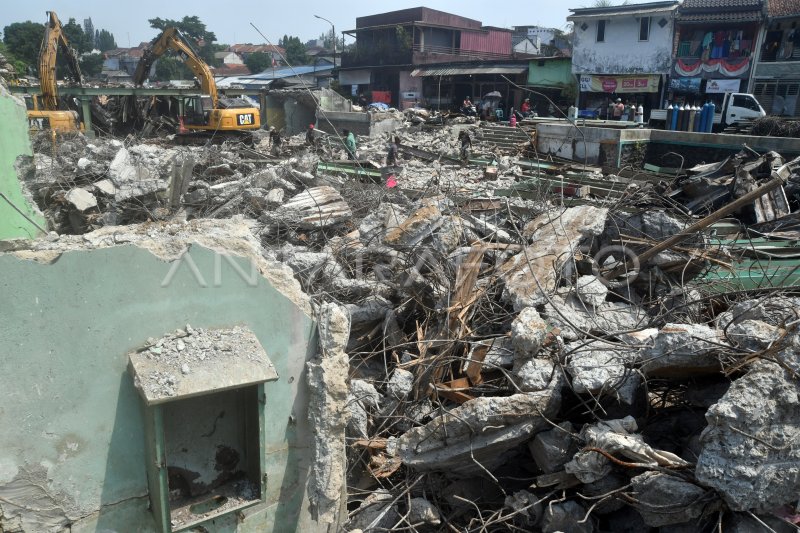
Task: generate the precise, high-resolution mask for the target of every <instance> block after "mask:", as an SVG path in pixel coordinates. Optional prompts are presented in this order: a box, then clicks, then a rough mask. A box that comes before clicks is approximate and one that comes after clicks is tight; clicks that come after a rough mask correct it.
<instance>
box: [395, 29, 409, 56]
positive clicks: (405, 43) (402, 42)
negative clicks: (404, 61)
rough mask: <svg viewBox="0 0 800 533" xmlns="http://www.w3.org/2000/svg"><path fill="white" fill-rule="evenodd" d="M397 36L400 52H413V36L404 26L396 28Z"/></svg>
mask: <svg viewBox="0 0 800 533" xmlns="http://www.w3.org/2000/svg"><path fill="white" fill-rule="evenodd" d="M394 32H395V36H396V37H397V46H398V48H400V51H403V52H408V51H409V50H411V35H410V34H409V33H408V32H407V31H406V29H405V28H404V27H402V26H395V28H394Z"/></svg>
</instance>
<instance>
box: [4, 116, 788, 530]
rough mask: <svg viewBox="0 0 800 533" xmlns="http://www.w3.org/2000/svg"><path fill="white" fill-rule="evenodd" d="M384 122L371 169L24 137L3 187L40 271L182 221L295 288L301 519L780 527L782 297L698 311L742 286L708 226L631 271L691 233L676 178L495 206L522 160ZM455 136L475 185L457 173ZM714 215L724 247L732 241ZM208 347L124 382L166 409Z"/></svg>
mask: <svg viewBox="0 0 800 533" xmlns="http://www.w3.org/2000/svg"><path fill="white" fill-rule="evenodd" d="M392 120H393V121H398V122H400V121H403V120H404V121H405V122H404V123H403V125H402V126H401V127H400V129H398V130H397V131H396V132H395V133H394V134H395V135H398V136H399V137H400V139H401V146H402V147H403V148H402V149H401V150H400V155H401V157H400V163H399V165H398V167H397V168H393V169H386V168H384V167H381V164H380V162H381V161H382V159H383V157H384V155H385V145H386V142H387V140H388V136H387V135H383V136H377V137H373V138H359V154H360V156H361V159H360V160H359V161H358V162H357V163H356V164H353V163H348V162H347V157H346V154H345V152H344V150H343V147H341V146H340V145H339V144H337V143H336V142H334V141H333V138H332V137H330V138H328V141H330V142H327V143H323V144H322V146H324V148H319V147H317V148H315V149H312V148H309V147H307V146H305V145H304V143H303V139H302V137H301V136H296V137H295V138H290V139H289V140H288V141H287V143H286V147H285V149H284V151H283V153H282V154H281V156H280V157H272V156H267V155H266V154H264V153H263V152H262V151H261V148H259V146H260V145H259V144H258V143H256V146H255V150H254V149H252V148H250V147H244V146H241V145H238V144H237V143H231V142H226V143H224V144H222V145H213V146H212V145H209V146H204V147H177V146H172V145H169V144H168V143H167V141H165V140H164V139H160V140H154V141H152V144H149V143H144V142H141V143H137V141H132V140H131V139H127V140H125V142H122V141H119V140H108V139H102V138H101V139H94V140H92V141H89V140H86V139H84V138H83V137H81V136H77V137H75V138H67V139H64V140H63V141H62V142H61V144H60V145H59V146H58V147H57V148H56V150H55V151H54V150H53V149H52V147H48V145H47V141H46V140H44V139H41V138H39V139H37V140H36V143H35V148H36V150H35V154H34V156H33V158H31V159H30V160H29V161H24V162H23V163H22V164H21V167H20V168H21V169H22V171H23V173H22V178H21V179H22V182H23V185H24V187H25V188H26V190H27V192H28V193H30V194H31V196H32V198H34V199H35V201H36V203H37V204H38V207H39V209H41V211H42V212H43V213H44V214H45V216H46V219H47V222H48V230H50V234H49V235H48V236H47V237H46V238H45V239H44V240H43V243H44V244H42V247H43V248H45V249H46V248H48V247H49V248H50V249H52V251H53V254H54V255H57V253H58V251H59V250H62V251H63V249H65V248H68V247H70V246H73V245H75V246H77V245H78V244H76V243H79V242H81V243H83V244H81V246H91V245H92V242H93V241H95V240H98V239H100V240H102V239H105V240H108V239H111V238H113V233H114V228H116V227H118V226H122V225H129V224H134V223H146V224H152V225H153V226H154V227H159V228H167V231H169V229H168V228H174V227H179V225H180V224H195V223H197V221H203V224H207V226H206V227H207V228H208V232H209V233H211V234H213V232H214V229H213V226H214V224H217V223H222V222H223V221H224V220H229V219H236V220H237V221H238V222H242V223H244V225H245V226H246V228H247V232H248V239H250V240H251V241H252V242H254V243H256V245H257V246H260V250H261V254H262V255H263V258H264V260H265V261H267V262H268V263H269V264H270V265H280V268H282V269H283V273H284V275H292V276H294V278H295V279H296V281H297V282H298V283H299V285H300V286H301V287H302V289H303V291H304V292H306V293H307V294H308V295H310V296H311V298H312V300H313V301H314V302H315V305H316V306H317V307H316V308H315V309H316V316H318V318H319V320H320V325H319V337H320V346H321V348H320V353H319V355H318V357H317V358H316V359H315V360H314V361H313V362H312V363H309V364H308V368H307V370H308V372H307V376H306V379H307V381H308V383H309V385H310V386H311V388H312V389H313V390H314V391H315V392H314V394H313V395H312V398H311V402H312V403H313V406H312V408H311V409H310V413H311V414H310V416H311V421H312V423H313V425H314V427H315V428H317V429H316V430H317V432H318V433H319V435H320V436H321V438H317V439H316V440H315V443H314V446H315V450H314V461H313V462H312V464H311V465H310V467H309V468H310V469H311V471H312V472H313V475H314V477H315V480H314V482H313V483H309V486H308V489H307V490H308V491H309V494H310V500H311V502H312V511H313V512H314V513H316V514H317V516H318V518H319V520H321V521H323V522H326V523H333V522H334V520H335V519H336V517H338V516H339V512H340V509H338V506H339V504H340V502H339V501H338V500H339V495H340V494H341V493H342V491H343V490H346V493H347V502H346V504H347V510H348V511H349V515H348V516H349V519H348V520H347V522H346V523H345V524H344V526H343V530H344V531H362V532H371V531H393V530H398V531H444V530H459V531H460V530H465V531H472V530H481V529H483V530H487V531H488V530H492V531H494V530H496V531H501V530H527V531H544V532H556V531H564V532H587V533H588V532H595V531H597V532H605V531H635V530H641V531H645V530H650V531H684V530H686V531H701V530H702V531H706V530H709V529H707V528H706V529H702V528H700V529H691V527H692V524H695V523H703V524H705V523H706V522H705V521H710V522H712V525H713V524H716V521H717V519H719V520H720V523H722V524H726V525H728V524H730V527H731V528H732V529H730V530H731V531H751V530H754V529H748V528H749V527H750V525H749V524H751V522H752V518H751V516H750V513H752V516H753V517H755V516H758V517H760V518H759V520H761V521H766V522H769V523H775V522H776V521H778V522H783V523H786V522H787V521H791V520H795V521H797V516H798V509H797V505H798V498H799V496H798V495H799V494H800V452H798V450H800V445H799V444H798V427H800V420H798V416H800V415H799V414H798V413H800V409H799V408H798V403H800V388H799V387H800V381H798V377H797V374H796V372H797V371H800V363H798V359H797V356H796V353H798V352H797V350H798V348H800V333H798V329H797V327H798V323H800V322H799V319H800V316H798V314H797V309H798V307H799V306H800V297H798V296H796V295H795V294H796V286H793V285H791V284H788V283H787V284H786V285H780V284H777V285H775V286H773V287H770V289H769V290H763V291H762V290H759V289H760V288H756V289H753V288H752V287H750V288H749V289H748V290H730V291H722V292H720V290H719V287H720V284H721V283H722V282H720V281H718V280H719V278H714V277H713V276H711V275H710V274H709V272H710V271H711V269H713V268H717V267H720V268H721V269H722V271H724V272H731V271H733V272H739V273H741V271H742V270H741V269H742V268H744V267H741V265H742V264H743V263H742V261H744V259H742V258H743V257H744V258H745V259H747V260H751V259H753V254H750V255H749V256H747V255H742V256H739V255H736V253H735V252H734V251H732V249H731V245H729V244H727V241H726V243H722V242H721V240H720V239H722V237H720V236H719V234H718V233H715V232H718V231H722V230H721V229H719V228H717V229H714V230H710V229H709V227H702V228H699V229H697V231H695V232H694V233H693V234H691V235H687V236H686V238H685V239H682V240H680V242H676V243H675V244H674V245H672V246H670V247H668V248H667V249H665V250H661V251H658V250H655V251H654V247H655V246H656V245H657V244H658V243H660V242H663V241H665V240H666V239H670V238H674V237H675V236H676V235H677V236H680V235H681V232H684V231H685V230H686V228H688V227H690V226H691V225H692V224H694V223H697V222H698V220H702V216H701V215H697V213H695V216H694V218H693V216H691V215H689V214H688V213H689V211H688V210H687V209H679V208H677V207H676V205H679V204H681V202H683V203H689V202H692V201H694V200H695V197H693V196H691V194H690V193H691V191H693V190H695V189H693V185H692V184H693V183H694V181H692V180H693V179H694V178H695V177H696V176H695V175H692V173H691V172H689V173H687V174H684V175H683V176H682V177H681V178H680V179H678V178H676V177H675V176H673V177H671V178H670V180H668V181H665V180H667V177H665V175H663V174H657V175H655V176H654V177H653V181H652V182H651V183H647V184H641V183H639V182H636V183H634V181H633V180H632V179H630V178H625V177H622V176H617V175H614V176H613V177H610V172H609V171H608V170H607V169H606V170H605V171H604V169H601V168H594V169H586V168H584V169H576V166H575V165H574V164H573V163H572V162H568V161H561V160H550V161H549V164H552V165H553V166H556V167H558V168H557V169H556V170H554V171H553V173H555V172H558V174H557V175H558V176H561V178H562V179H575V180H577V179H578V177H580V176H583V177H590V178H591V179H592V180H603V179H606V180H608V181H609V182H611V180H614V181H613V182H614V183H623V185H624V184H625V180H629V183H628V185H629V186H628V187H623V189H624V190H625V191H626V192H625V193H624V194H621V196H620V197H619V198H614V199H609V198H606V197H605V196H601V195H594V194H593V193H591V192H590V194H589V195H588V196H575V197H573V198H571V199H570V201H569V202H565V201H564V196H565V193H564V190H560V191H559V192H558V193H557V194H550V193H548V192H546V191H539V192H537V193H536V194H532V193H531V194H512V193H507V191H509V190H511V191H514V190H516V189H514V188H515V187H518V186H519V185H520V184H521V183H525V182H529V181H531V180H533V179H534V175H536V176H538V178H537V179H542V178H543V176H542V175H541V173H540V171H539V170H536V168H537V167H536V165H537V164H539V163H540V161H538V160H537V159H534V158H532V157H531V156H530V154H526V153H525V152H524V148H520V149H519V150H517V151H513V152H503V153H501V152H500V150H499V149H498V147H497V146H494V145H492V146H490V145H489V143H488V142H486V141H483V140H482V135H483V134H482V129H481V128H482V127H481V126H478V125H477V124H475V123H474V122H475V121H473V120H459V121H458V122H457V123H456V122H453V123H450V124H445V125H438V126H432V125H431V124H430V117H428V116H425V115H423V114H420V113H417V112H411V113H406V114H402V113H399V112H397V113H393V114H392ZM462 130H463V131H468V132H470V134H471V135H472V136H473V138H475V140H476V146H475V149H474V151H475V152H476V154H480V156H481V157H482V158H484V159H486V160H488V163H475V162H471V163H470V164H461V163H460V162H459V161H458V158H457V154H458V141H457V135H458V132H459V131H462ZM749 157H752V155H751V156H749ZM741 161H742V163H741V164H742V165H743V164H744V163H743V162H744V161H747V159H746V158H745V156H742V157H741ZM487 165H489V166H491V167H492V168H493V170H492V172H489V173H485V172H484V168H483V167H485V166H487ZM751 165H752V164H751ZM584 167H585V165H584ZM748 168H751V167H748ZM752 168H755V167H752ZM780 168H784V167H780ZM495 170H496V174H495ZM389 171H391V172H392V175H394V176H395V177H396V181H397V186H396V187H387V186H386V175H387V172H389ZM619 172H620V174H621V173H622V171H619ZM778 172H779V170H775V173H778ZM786 172H788V173H790V174H792V175H795V176H797V175H798V165H796V164H795V165H790V166H789V168H788V170H787V171H786ZM695 174H698V175H700V176H701V178H703V174H702V172H700V171H698V172H697V173H695ZM552 175H553V174H552V173H551V177H552ZM487 176H488V177H487ZM565 176H567V177H566V178H565ZM673 178H674V179H673ZM752 178H753V179H754V180H755V181H756V182H757V183H758V184H761V183H764V182H765V180H766V179H767V177H765V176H762V175H759V174H757V173H756V172H755V171H753V173H752ZM703 179H706V178H703ZM708 179H709V180H710V179H711V178H708ZM714 179H716V178H714ZM695 181H697V180H695ZM502 191H506V192H502ZM528 192H530V191H528ZM731 194H735V193H731ZM668 196H669V198H670V200H669V201H666V200H665V198H667V197H668ZM681 205H683V204H681ZM717 207H718V208H719V207H722V205H719V206H717ZM731 216H734V217H736V221H737V222H736V224H738V225H740V226H741V228H742V229H741V231H744V232H746V226H748V225H750V224H753V223H756V222H755V219H753V218H752V213H750V212H749V211H747V212H745V211H742V212H736V213H734V214H733V215H731ZM762 222H763V221H758V222H757V223H759V224H760V223H762ZM767 222H769V221H767ZM731 225H733V224H732V223H731V224H728V226H726V228H729V226H731ZM144 227H147V225H145V226H144ZM175 231H178V230H175ZM737 231H739V230H737ZM776 231H777V230H776ZM786 231H790V230H786ZM763 233H764V232H761V234H763ZM737 235H738V234H737ZM220 238H224V237H220ZM715 239H716V241H715ZM781 242H783V241H781ZM87 243H88V244H87ZM0 246H1V247H2V249H3V250H10V251H14V249H15V247H16V246H17V245H16V244H15V243H14V242H3V243H0ZM172 252H173V253H177V251H172ZM650 252H653V253H650ZM19 253H24V251H22V250H21V249H20V251H19ZM748 264H749V263H748ZM737 269H739V270H737ZM756 269H757V267H755V266H752V265H751V266H750V267H749V270H748V272H752V271H753V270H756ZM714 272H715V273H716V274H715V275H718V276H721V275H722V274H720V272H721V270H715V271H714ZM742 277H744V276H743V275H742ZM726 279H727V280H729V281H730V279H731V278H730V277H729V278H726ZM293 283H294V281H293ZM209 334H211V333H210V332H204V331H202V330H199V329H198V330H194V329H190V326H187V327H186V328H185V329H184V330H183V331H179V332H176V333H175V334H174V335H171V336H170V337H169V338H165V339H161V340H157V341H156V340H154V341H153V342H152V343H150V344H148V346H146V347H144V348H142V353H146V354H148V355H147V357H150V358H151V359H153V360H157V359H158V357H159V353H162V354H163V353H167V352H168V354H169V358H168V359H169V361H170V366H169V368H164V369H162V370H163V371H162V372H160V373H154V374H152V375H150V376H146V378H147V379H146V380H144V381H142V382H141V383H139V386H141V387H146V388H150V389H152V391H155V392H159V394H162V395H167V396H168V395H170V394H171V393H172V394H176V393H177V390H178V388H179V386H180V382H181V380H182V379H184V378H185V377H186V376H190V375H191V374H192V373H193V372H195V370H196V368H197V367H198V365H201V364H204V363H201V362H199V361H198V360H197V359H196V358H197V357H199V355H197V354H205V355H207V357H209V358H223V357H232V356H231V354H230V353H229V352H230V351H231V350H230V349H227V350H226V349H223V348H220V349H219V350H217V347H219V346H221V345H222V344H224V343H221V342H220V341H214V342H213V343H210V346H212V347H214V349H212V348H209V349H208V350H207V351H206V350H200V351H198V350H186V346H187V343H189V342H191V343H192V345H198V346H201V347H202V346H205V344H207V343H206V342H205V341H204V340H203V339H204V338H205V337H204V335H209ZM181 344H183V346H184V348H183V349H182V348H181ZM159 350H160V352H159ZM234 351H235V350H234ZM185 353H186V354H189V353H191V354H193V355H191V357H189V356H188V355H183V354H185ZM345 381H347V385H346V386H345V385H343V384H344V382H345ZM342 433H344V434H345V435H346V440H345V441H341V440H337V439H336V438H335V437H334V436H335V435H339V434H342ZM345 456H346V461H347V463H346V464H345V463H344V462H343V461H339V460H337V457H345ZM0 496H2V491H1V490H0ZM0 510H2V507H0ZM4 512H5V511H4ZM345 514H346V515H347V513H345ZM9 516H10V519H13V518H14V516H13V515H9ZM787 517H788V518H787ZM2 520H3V515H2V514H0V530H2V526H3V524H4V522H3V521H2ZM447 528H449V529H447ZM637 528H640V529H637ZM648 528H650V529H648ZM656 528H658V529H656ZM681 528H688V529H681ZM736 528H738V529H736Z"/></svg>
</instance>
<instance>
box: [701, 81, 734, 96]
mask: <svg viewBox="0 0 800 533" xmlns="http://www.w3.org/2000/svg"><path fill="white" fill-rule="evenodd" d="M740 81H741V80H738V79H737V80H708V81H707V82H706V94H711V93H738V92H739V85H740V83H739V82H740Z"/></svg>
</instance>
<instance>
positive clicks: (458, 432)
mask: <svg viewBox="0 0 800 533" xmlns="http://www.w3.org/2000/svg"><path fill="white" fill-rule="evenodd" d="M560 405H561V393H560V391H559V390H557V389H555V388H554V389H548V390H545V391H541V392H531V393H524V394H514V395H512V396H507V397H481V398H476V399H474V400H470V401H468V402H466V403H464V404H463V405H461V406H459V407H456V408H454V409H452V410H451V411H450V412H448V413H445V414H444V415H441V416H438V417H436V418H434V419H433V420H432V421H430V422H428V423H427V424H425V425H424V426H422V427H417V428H413V429H411V430H410V431H407V432H406V433H404V434H403V435H402V436H400V437H399V438H398V441H397V444H398V456H399V457H400V459H401V460H402V461H403V463H404V464H406V465H408V466H410V467H413V468H415V469H417V470H421V471H431V470H444V471H448V472H451V473H462V474H463V473H469V472H481V471H483V468H491V467H492V466H493V465H496V464H497V461H498V459H500V460H502V458H501V454H502V452H504V451H506V450H509V449H511V448H513V447H514V446H516V445H518V444H519V443H521V442H523V441H524V440H526V439H528V438H530V436H531V435H533V434H535V433H536V432H537V431H539V430H541V429H544V428H546V427H547V426H548V422H547V420H546V419H545V417H548V418H549V417H552V416H554V415H555V413H556V412H557V410H558V408H559V406H560ZM475 428H482V431H479V432H476V431H475ZM476 461H477V462H478V463H480V465H483V466H480V465H478V464H476Z"/></svg>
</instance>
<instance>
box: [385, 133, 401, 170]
mask: <svg viewBox="0 0 800 533" xmlns="http://www.w3.org/2000/svg"><path fill="white" fill-rule="evenodd" d="M399 149H400V137H398V136H397V135H395V136H394V138H393V139H392V140H391V141H390V142H389V146H388V151H387V152H386V166H387V167H396V166H397V154H398V151H399Z"/></svg>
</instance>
